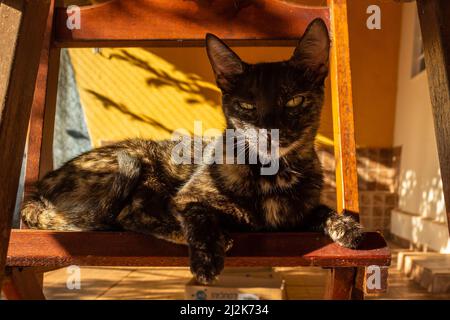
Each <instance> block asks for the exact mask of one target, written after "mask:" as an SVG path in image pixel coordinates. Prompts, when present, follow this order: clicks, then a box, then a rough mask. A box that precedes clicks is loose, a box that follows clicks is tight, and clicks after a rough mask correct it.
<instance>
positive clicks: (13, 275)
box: [3, 268, 45, 300]
mask: <svg viewBox="0 0 450 320" xmlns="http://www.w3.org/2000/svg"><path fill="white" fill-rule="evenodd" d="M42 276H43V274H41V273H36V272H35V270H33V269H30V268H28V269H24V268H9V269H8V270H7V279H6V281H5V283H4V285H3V293H4V295H5V298H6V299H8V300H45V295H44V293H43V291H42V283H41V282H42Z"/></svg>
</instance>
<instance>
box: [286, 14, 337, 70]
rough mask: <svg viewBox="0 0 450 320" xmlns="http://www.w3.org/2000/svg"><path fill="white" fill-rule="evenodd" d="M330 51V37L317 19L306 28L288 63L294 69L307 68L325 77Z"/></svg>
mask: <svg viewBox="0 0 450 320" xmlns="http://www.w3.org/2000/svg"><path fill="white" fill-rule="evenodd" d="M329 51H330V36H329V34H328V29H327V26H326V24H325V22H324V21H323V20H322V19H320V18H318V19H315V20H313V21H312V22H311V23H310V24H309V25H308V27H307V28H306V31H305V33H304V34H303V36H302V38H301V39H300V41H299V42H298V44H297V47H296V48H295V51H294V54H293V55H292V57H291V59H290V60H289V62H290V63H291V64H292V65H293V66H294V67H303V68H305V67H306V68H308V69H309V70H311V71H313V72H316V73H317V75H320V76H323V77H326V75H327V74H328V61H329Z"/></svg>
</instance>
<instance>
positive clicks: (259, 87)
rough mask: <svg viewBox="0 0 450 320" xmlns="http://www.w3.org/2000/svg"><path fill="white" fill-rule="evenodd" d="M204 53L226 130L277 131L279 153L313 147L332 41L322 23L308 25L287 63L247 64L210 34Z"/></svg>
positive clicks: (317, 20)
mask: <svg viewBox="0 0 450 320" xmlns="http://www.w3.org/2000/svg"><path fill="white" fill-rule="evenodd" d="M206 48H207V53H208V57H209V60H210V62H211V65H212V69H213V71H214V74H215V76H216V82H217V85H218V87H219V88H220V89H221V91H222V107H223V111H224V114H225V117H226V120H227V127H228V128H233V129H244V130H245V129H250V128H252V129H279V140H280V153H281V154H283V153H284V152H283V150H284V151H285V152H286V151H287V150H290V149H291V148H290V147H291V146H293V145H294V143H295V145H299V144H310V143H313V141H314V137H315V135H316V133H317V130H318V127H319V121H320V113H321V109H322V104H323V99H324V80H325V78H326V76H327V74H328V59H329V49H330V38H329V35H328V29H327V27H326V25H325V23H324V22H323V20H321V19H316V20H314V21H313V22H311V23H310V25H309V26H308V27H307V29H306V31H305V33H304V35H303V36H302V38H301V39H300V41H299V42H298V44H297V47H296V48H295V50H294V53H293V55H292V57H291V58H290V59H289V60H287V61H281V62H270V63H257V64H248V63H245V62H243V61H242V60H241V59H240V58H239V56H238V55H237V54H236V53H234V52H233V51H232V50H231V49H230V48H229V47H228V46H227V45H226V44H225V43H224V42H222V41H221V40H220V39H219V38H218V37H216V36H214V35H212V34H208V35H207V36H206Z"/></svg>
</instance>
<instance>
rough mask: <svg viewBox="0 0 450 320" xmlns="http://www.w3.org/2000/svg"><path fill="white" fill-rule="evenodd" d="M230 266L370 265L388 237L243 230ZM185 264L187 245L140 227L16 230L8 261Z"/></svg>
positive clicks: (379, 259)
mask: <svg viewBox="0 0 450 320" xmlns="http://www.w3.org/2000/svg"><path fill="white" fill-rule="evenodd" d="M233 238H234V246H233V248H232V249H231V251H230V252H229V253H228V254H227V256H228V257H227V259H226V265H227V266H334V267H340V266H341V267H349V266H367V265H372V264H374V265H380V266H386V265H389V264H390V260H391V255H390V251H389V248H388V247H387V246H386V242H385V241H384V239H383V237H382V236H381V235H380V234H378V233H375V232H372V233H367V234H366V238H365V240H364V242H363V243H362V245H361V249H359V250H351V249H346V248H343V247H340V246H339V245H337V244H335V243H332V242H331V241H330V240H329V239H328V238H327V237H325V236H323V235H321V234H317V233H238V234H234V235H233ZM71 264H76V265H91V266H128V265H133V266H186V265H188V252H187V247H186V246H183V245H175V244H171V243H169V242H166V241H163V240H159V239H156V238H154V237H152V236H146V235H142V234H137V233H127V232H54V231H43V230H13V232H12V233H11V240H10V245H9V251H8V258H7V265H8V266H24V267H26V266H35V267H39V266H67V265H71Z"/></svg>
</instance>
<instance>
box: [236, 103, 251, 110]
mask: <svg viewBox="0 0 450 320" xmlns="http://www.w3.org/2000/svg"><path fill="white" fill-rule="evenodd" d="M239 106H240V107H241V108H243V109H247V110H253V109H255V105H254V104H251V103H247V102H239Z"/></svg>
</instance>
